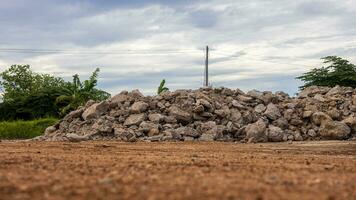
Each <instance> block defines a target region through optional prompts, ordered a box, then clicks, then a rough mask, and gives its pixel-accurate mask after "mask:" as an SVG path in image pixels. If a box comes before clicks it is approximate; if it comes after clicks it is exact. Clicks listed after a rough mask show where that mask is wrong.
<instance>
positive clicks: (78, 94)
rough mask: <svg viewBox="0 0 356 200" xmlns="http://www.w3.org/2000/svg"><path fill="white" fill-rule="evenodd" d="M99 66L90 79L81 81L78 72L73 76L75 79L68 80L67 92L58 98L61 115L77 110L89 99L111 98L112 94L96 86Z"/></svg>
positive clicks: (57, 103)
mask: <svg viewBox="0 0 356 200" xmlns="http://www.w3.org/2000/svg"><path fill="white" fill-rule="evenodd" d="M98 75H99V68H97V69H96V70H95V71H94V72H93V74H92V75H91V76H90V77H89V79H88V80H85V81H83V82H81V81H80V79H79V76H78V74H75V75H74V76H73V81H72V82H68V83H67V85H66V87H65V94H64V95H61V96H59V97H58V98H57V99H56V105H57V106H59V107H62V108H61V115H65V114H67V113H68V112H70V111H72V110H75V109H76V108H78V107H79V106H82V105H84V104H85V103H86V102H87V101H88V100H94V101H103V100H105V99H108V98H110V94H109V93H107V92H105V91H103V90H99V89H97V88H95V87H96V86H97V83H98Z"/></svg>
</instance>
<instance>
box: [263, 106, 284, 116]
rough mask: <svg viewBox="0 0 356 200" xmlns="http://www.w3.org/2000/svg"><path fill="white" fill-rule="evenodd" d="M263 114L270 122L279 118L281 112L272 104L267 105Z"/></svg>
mask: <svg viewBox="0 0 356 200" xmlns="http://www.w3.org/2000/svg"><path fill="white" fill-rule="evenodd" d="M264 114H265V115H266V116H267V117H268V118H269V119H271V120H276V119H278V118H280V117H281V112H280V111H279V109H278V107H277V106H276V105H274V104H273V103H270V104H268V105H267V109H266V111H265V112H264Z"/></svg>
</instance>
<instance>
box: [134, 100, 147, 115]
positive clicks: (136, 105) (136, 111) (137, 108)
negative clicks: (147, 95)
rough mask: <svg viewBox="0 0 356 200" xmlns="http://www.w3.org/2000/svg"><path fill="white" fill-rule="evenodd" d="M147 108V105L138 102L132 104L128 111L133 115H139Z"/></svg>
mask: <svg viewBox="0 0 356 200" xmlns="http://www.w3.org/2000/svg"><path fill="white" fill-rule="evenodd" d="M147 108H148V104H147V103H145V102H143V101H138V102H135V103H134V104H132V106H131V108H130V111H131V113H134V114H139V113H142V112H145V111H146V110H147Z"/></svg>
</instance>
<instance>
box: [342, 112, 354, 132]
mask: <svg viewBox="0 0 356 200" xmlns="http://www.w3.org/2000/svg"><path fill="white" fill-rule="evenodd" d="M342 122H343V123H345V124H346V125H348V126H349V127H350V128H351V130H352V131H353V132H356V117H355V116H352V115H350V116H348V117H347V118H345V119H344V120H342Z"/></svg>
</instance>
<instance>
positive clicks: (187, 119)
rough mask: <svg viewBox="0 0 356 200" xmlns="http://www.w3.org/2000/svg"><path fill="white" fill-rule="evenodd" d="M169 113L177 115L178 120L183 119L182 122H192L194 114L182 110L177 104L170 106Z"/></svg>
mask: <svg viewBox="0 0 356 200" xmlns="http://www.w3.org/2000/svg"><path fill="white" fill-rule="evenodd" d="M169 115H171V116H173V117H175V118H176V119H177V121H181V122H185V123H187V122H190V121H191V119H192V116H191V114H190V113H188V112H186V111H184V110H181V109H180V108H178V107H177V106H175V105H173V106H171V107H170V108H169Z"/></svg>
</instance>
